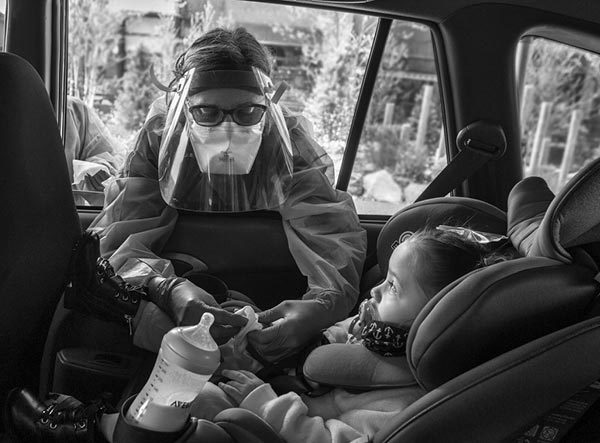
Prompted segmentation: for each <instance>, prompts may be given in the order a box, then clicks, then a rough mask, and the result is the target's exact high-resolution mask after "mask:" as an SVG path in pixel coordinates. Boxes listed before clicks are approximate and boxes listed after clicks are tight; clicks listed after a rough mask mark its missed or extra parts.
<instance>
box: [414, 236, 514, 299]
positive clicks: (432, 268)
mask: <svg viewBox="0 0 600 443" xmlns="http://www.w3.org/2000/svg"><path fill="white" fill-rule="evenodd" d="M405 241H406V242H408V243H410V245H411V247H412V253H413V254H414V260H413V265H414V266H415V267H416V268H415V269H414V272H415V276H416V279H417V282H418V283H419V285H420V286H421V288H422V289H423V290H424V291H425V293H426V294H427V296H428V297H433V296H434V295H435V294H437V293H438V292H439V291H440V290H441V289H442V288H444V287H445V286H447V285H448V284H450V283H452V282H453V281H455V280H457V279H458V278H460V277H462V276H463V275H465V274H468V273H469V272H471V271H473V270H475V269H477V268H481V267H483V266H488V265H491V264H494V263H498V262H500V261H505V260H510V259H511V258H515V257H516V251H514V248H508V249H507V250H506V251H504V252H501V251H500V250H499V249H496V250H492V249H491V248H490V247H489V246H487V245H483V244H480V243H477V242H475V241H473V240H469V239H467V238H465V237H464V236H462V235H460V234H458V233H456V232H453V231H447V230H441V229H435V228H434V229H431V228H428V229H423V230H420V231H417V232H415V233H414V234H413V235H412V236H410V237H409V238H408V239H407V240H405Z"/></svg>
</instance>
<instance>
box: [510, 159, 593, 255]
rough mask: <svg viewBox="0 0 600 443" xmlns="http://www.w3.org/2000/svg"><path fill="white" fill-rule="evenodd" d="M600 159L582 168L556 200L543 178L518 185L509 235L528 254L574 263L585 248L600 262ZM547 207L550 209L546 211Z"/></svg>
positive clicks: (512, 195)
mask: <svg viewBox="0 0 600 443" xmlns="http://www.w3.org/2000/svg"><path fill="white" fill-rule="evenodd" d="M598 195H600V159H597V160H595V161H593V162H591V163H590V164H588V165H586V166H585V167H584V168H582V169H581V170H580V171H579V172H578V173H577V174H576V175H575V176H574V177H573V178H572V179H571V180H569V182H568V183H567V184H566V185H565V186H564V187H563V188H562V189H561V190H560V192H559V193H558V195H557V196H556V197H554V199H552V198H551V197H552V192H551V191H550V190H549V189H548V186H547V185H546V182H545V181H544V180H543V179H541V178H539V177H528V178H526V179H524V180H522V181H521V182H519V183H517V185H515V187H514V188H513V190H512V191H511V193H510V195H509V199H508V219H509V227H508V233H509V237H510V238H511V240H512V242H513V244H514V245H515V247H517V248H520V249H522V250H523V251H524V252H526V253H527V254H528V255H531V256H542V257H549V258H553V259H556V260H559V261H562V262H563V263H571V262H573V255H572V252H573V249H574V248H578V247H579V248H583V249H584V250H585V251H586V252H587V253H588V254H589V255H590V256H591V257H592V259H593V260H594V261H595V263H596V264H598V263H600V220H599V214H600V199H599V198H598ZM544 206H546V207H547V209H546V210H545V211H544V209H545V208H544Z"/></svg>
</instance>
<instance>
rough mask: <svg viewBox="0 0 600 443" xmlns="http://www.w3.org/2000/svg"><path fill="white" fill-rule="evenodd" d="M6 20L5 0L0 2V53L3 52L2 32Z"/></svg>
mask: <svg viewBox="0 0 600 443" xmlns="http://www.w3.org/2000/svg"><path fill="white" fill-rule="evenodd" d="M5 18H6V0H0V51H4V31H5V29H6V25H5Z"/></svg>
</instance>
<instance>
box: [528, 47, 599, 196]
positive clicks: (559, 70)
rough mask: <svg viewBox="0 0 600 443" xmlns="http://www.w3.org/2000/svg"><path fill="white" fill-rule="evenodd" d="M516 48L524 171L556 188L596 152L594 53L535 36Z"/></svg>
mask: <svg viewBox="0 0 600 443" xmlns="http://www.w3.org/2000/svg"><path fill="white" fill-rule="evenodd" d="M519 49H520V50H519V51H518V52H517V54H518V57H519V58H520V60H517V67H518V66H519V65H520V66H522V67H521V69H517V75H518V76H519V78H518V80H519V83H520V85H521V111H520V112H521V114H520V119H521V131H522V138H521V149H522V152H523V162H524V175H525V176H532V175H533V176H540V177H543V178H544V179H545V180H546V181H547V182H548V185H549V187H550V189H552V191H554V192H555V193H557V192H558V191H559V190H560V189H561V188H562V187H563V186H564V185H565V183H567V182H568V181H569V179H570V178H571V177H572V176H573V175H574V174H576V173H577V171H579V170H580V169H581V168H582V167H583V166H585V165H586V164H587V163H588V162H590V161H592V160H593V159H595V158H598V154H599V153H600V151H599V149H600V126H598V115H599V113H600V69H599V68H600V55H598V54H595V53H592V52H589V51H585V50H582V49H578V48H575V47H572V46H569V45H566V44H563V43H559V42H556V41H552V40H548V39H545V38H539V37H527V38H526V39H524V40H522V41H521V43H520V48H519Z"/></svg>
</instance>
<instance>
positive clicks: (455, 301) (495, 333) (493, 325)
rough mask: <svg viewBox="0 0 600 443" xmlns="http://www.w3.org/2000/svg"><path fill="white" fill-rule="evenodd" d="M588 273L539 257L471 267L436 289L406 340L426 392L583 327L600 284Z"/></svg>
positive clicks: (416, 371)
mask: <svg viewBox="0 0 600 443" xmlns="http://www.w3.org/2000/svg"><path fill="white" fill-rule="evenodd" d="M594 275H595V273H594V271H592V270H591V269H589V268H587V267H584V266H580V265H576V264H572V265H565V264H563V263H561V262H559V261H556V260H552V259H548V258H543V257H523V258H519V259H515V260H509V261H504V262H500V263H496V264H494V265H491V266H488V267H485V268H480V269H477V270H475V271H473V272H471V273H470V274H467V275H466V276H464V277H462V278H461V279H459V280H457V281H455V282H453V283H452V284H450V285H448V286H447V287H446V288H444V289H443V290H442V291H440V292H439V293H438V294H437V295H436V296H435V297H434V298H433V299H432V300H431V301H430V302H429V303H428V304H427V305H426V306H425V308H424V309H423V310H422V311H421V312H420V313H419V315H418V316H417V318H416V319H415V321H414V323H413V325H412V327H411V330H410V333H409V337H408V342H407V357H408V361H409V365H410V367H411V369H412V372H413V374H414V376H415V378H416V379H417V381H418V382H419V384H420V385H421V386H422V387H423V388H425V389H428V390H430V389H433V388H435V387H437V386H439V385H441V384H443V383H445V382H446V381H448V380H450V379H452V378H454V377H456V376H458V375H459V374H462V373H463V372H465V371H467V370H469V369H472V368H474V367H475V366H478V365H480V364H482V363H484V362H486V361H488V360H490V359H491V358H494V357H496V356H498V355H500V354H502V353H504V352H507V351H509V350H511V349H513V348H516V347H517V346H520V345H522V344H524V343H527V342H529V341H531V340H533V339H536V338H539V337H541V336H544V335H546V334H548V333H550V332H554V331H556V330H558V329H560V328H563V327H566V326H568V325H571V324H573V323H575V322H577V321H581V320H582V319H583V317H584V315H585V314H586V312H587V310H588V309H589V306H590V304H591V303H592V301H593V300H594V299H595V297H596V294H597V293H598V290H599V289H600V284H599V283H598V282H597V281H596V280H594Z"/></svg>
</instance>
